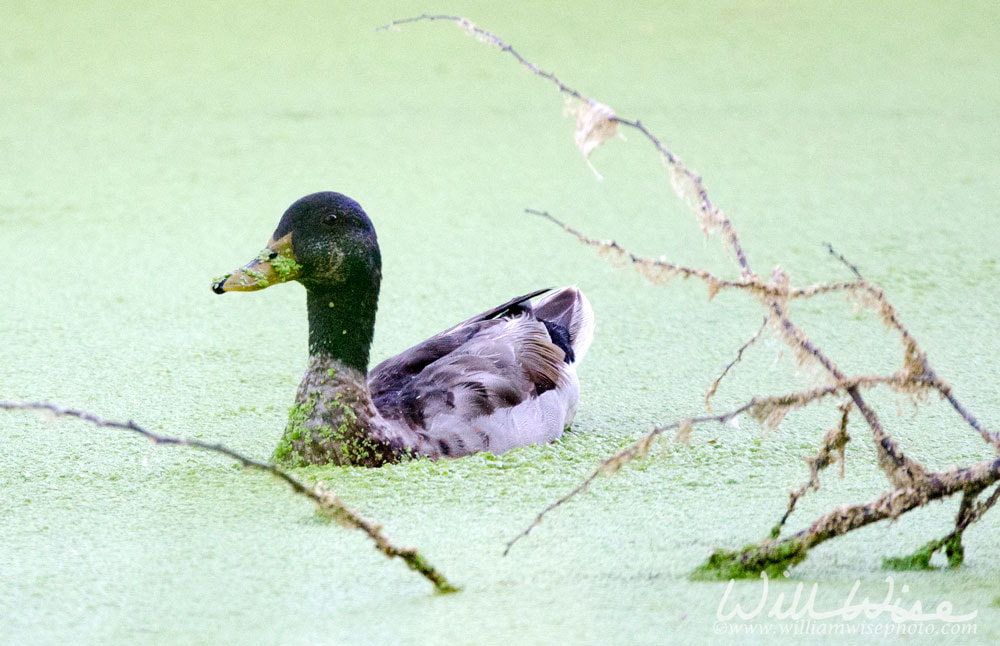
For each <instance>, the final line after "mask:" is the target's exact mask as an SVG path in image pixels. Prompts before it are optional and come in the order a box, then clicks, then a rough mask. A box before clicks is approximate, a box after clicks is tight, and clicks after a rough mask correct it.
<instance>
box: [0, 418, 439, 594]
mask: <svg viewBox="0 0 1000 646" xmlns="http://www.w3.org/2000/svg"><path fill="white" fill-rule="evenodd" d="M0 409H5V410H40V411H45V412H47V413H48V414H51V415H54V416H57V417H76V418H78V419H82V420H84V421H87V422H90V423H91V424H94V425H95V426H100V427H103V428H117V429H121V430H125V431H131V432H133V433H137V434H139V435H141V436H143V437H145V438H146V439H148V440H150V441H151V442H153V443H154V444H165V445H172V446H189V447H192V448H196V449H201V450H203V451H210V452H212V453H218V454H220V455H224V456H226V457H228V458H231V459H233V460H236V461H237V462H239V463H240V464H241V465H242V466H243V467H245V468H249V469H256V470H258V471H264V472H266V473H270V474H271V475H272V476H274V477H275V478H278V479H279V480H281V481H283V482H284V483H285V484H287V485H288V486H289V487H291V489H292V491H294V492H295V493H297V494H300V495H303V496H305V497H307V498H309V499H310V500H312V501H313V503H315V505H316V506H317V507H318V508H319V509H320V511H322V512H323V513H324V514H327V515H329V516H330V517H332V518H333V519H335V520H337V521H338V522H340V523H341V524H342V525H344V526H346V527H351V528H354V529H359V530H361V531H362V532H364V533H365V534H367V535H368V537H369V538H370V539H372V540H373V541H374V542H375V547H376V548H377V549H378V551H380V552H382V554H384V555H385V556H387V557H389V558H400V559H403V561H404V562H405V563H406V565H407V566H408V567H409V568H410V569H411V570H416V571H417V572H419V573H420V574H421V575H423V576H424V577H425V578H427V579H428V580H429V581H430V582H431V583H433V584H434V587H435V589H436V590H437V591H438V592H455V591H457V590H458V588H456V587H454V586H452V585H451V584H450V583H448V580H447V579H446V578H445V577H444V575H443V574H441V573H440V572H439V571H437V570H436V569H435V568H434V566H432V565H431V564H430V563H429V562H427V560H426V559H424V557H423V556H421V555H420V554H419V553H418V552H417V550H415V549H412V548H403V547H396V546H395V545H393V544H392V543H391V542H390V541H389V539H388V538H386V536H385V534H383V533H382V526H381V525H378V524H377V523H373V522H372V521H370V520H368V519H366V518H364V517H363V516H361V515H359V514H358V513H357V512H355V511H353V510H351V509H350V508H348V507H347V505H345V504H344V503H343V502H342V501H341V500H340V499H339V498H337V496H335V495H334V494H333V493H332V492H330V491H329V490H327V489H325V488H321V487H317V486H313V487H309V486H306V485H305V484H303V483H302V482H301V481H300V480H298V479H297V478H295V477H294V476H292V475H291V474H289V473H288V472H286V471H283V470H281V469H279V468H278V467H276V466H275V465H273V464H269V463H267V462H259V461H257V460H254V459H253V458H250V457H247V456H245V455H243V454H242V453H238V452H237V451H234V450H232V449H230V448H228V447H226V446H224V445H222V444H218V443H214V442H203V441H201V440H196V439H193V438H184V437H170V436H167V435H159V434H157V433H153V432H152V431H149V430H146V429H145V428H143V427H141V426H139V425H138V424H136V423H135V422H134V421H132V420H129V421H127V422H116V421H112V420H106V419H103V418H101V417H98V416H97V415H94V414H93V413H88V412H86V411H82V410H77V409H72V408H64V407H62V406H56V405H55V404H49V403H47V402H12V401H0Z"/></svg>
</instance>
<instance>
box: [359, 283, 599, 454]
mask: <svg viewBox="0 0 1000 646" xmlns="http://www.w3.org/2000/svg"><path fill="white" fill-rule="evenodd" d="M518 300H519V299H515V301H513V302H517V301H518ZM498 309H500V311H499V312H497V311H496V309H495V310H491V311H489V312H485V313H484V314H482V315H480V316H478V317H474V318H472V319H469V320H468V321H466V322H464V323H462V324H459V325H457V326H455V327H453V328H450V329H449V330H447V331H445V332H442V333H441V334H439V335H436V336H434V337H431V338H430V339H428V340H426V341H424V342H423V343H420V344H419V345H416V346H414V347H412V348H410V349H409V350H407V351H405V352H403V353H401V354H399V355H396V356H395V357H392V358H390V359H387V360H386V361H383V362H382V363H380V364H379V365H378V366H376V367H375V368H374V369H372V370H371V371H370V372H369V373H368V386H369V389H370V392H371V397H372V401H373V403H374V405H375V408H376V409H377V411H378V413H379V415H380V417H381V418H382V422H383V424H384V426H386V427H388V429H390V430H391V431H393V432H390V433H389V434H388V435H391V436H396V437H403V438H408V441H407V442H406V443H407V444H410V445H411V446H412V447H413V449H414V452H415V453H416V454H418V455H427V456H430V457H458V456H462V455H469V454H472V453H476V452H479V451H492V452H493V453H502V452H504V451H506V450H508V449H511V448H513V447H515V446H523V445H527V444H536V443H539V444H540V443H545V442H550V441H552V440H554V439H555V438H557V437H558V436H559V435H561V434H562V432H563V429H564V428H565V427H566V426H568V425H569V424H570V423H571V422H572V421H573V416H574V414H575V413H576V405H577V400H578V397H579V385H578V382H577V377H576V367H575V364H576V361H578V360H579V359H581V358H582V357H583V355H584V354H585V353H586V351H587V347H588V346H589V344H590V340H591V338H592V332H593V313H592V312H591V309H590V305H589V304H588V303H587V300H586V298H585V297H584V296H583V294H582V293H581V292H580V291H579V290H577V289H576V288H575V287H567V288H564V289H562V290H559V291H557V292H554V293H552V294H550V295H547V296H545V297H544V298H543V299H541V300H540V301H539V303H538V304H537V305H536V306H535V307H534V308H532V307H531V306H530V304H529V303H528V302H527V301H522V302H518V303H517V305H516V306H511V305H510V304H508V305H506V306H502V308H498ZM488 316H495V318H486V317H488ZM542 316H547V317H549V318H546V319H543V318H541V317H542ZM546 320H548V321H549V322H550V324H551V323H554V324H556V325H560V326H562V327H563V328H565V329H566V331H567V333H568V336H569V342H570V346H571V347H570V348H567V349H569V350H571V354H572V355H574V357H575V359H576V361H570V362H567V360H566V358H567V352H566V351H565V350H564V349H563V348H561V347H559V345H557V344H556V343H555V342H554V341H553V338H552V335H551V334H550V332H549V329H548V328H547V326H546V325H545V322H544V321H546Z"/></svg>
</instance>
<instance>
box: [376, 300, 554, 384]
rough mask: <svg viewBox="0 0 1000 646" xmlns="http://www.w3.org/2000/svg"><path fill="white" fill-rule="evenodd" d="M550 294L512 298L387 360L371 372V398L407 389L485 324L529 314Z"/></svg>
mask: <svg viewBox="0 0 1000 646" xmlns="http://www.w3.org/2000/svg"><path fill="white" fill-rule="evenodd" d="M548 291H551V290H550V289H539V290H535V291H533V292H530V293H528V294H524V295H523V296H518V297H517V298H512V299H511V300H509V301H507V302H506V303H504V304H503V305H498V306H496V307H493V308H491V309H488V310H486V311H485V312H483V313H481V314H477V315H476V316H473V317H472V318H470V319H467V320H465V321H462V322H461V323H458V324H457V325H453V326H451V327H450V328H448V329H447V330H445V331H444V332H441V333H440V334H436V335H434V336H432V337H431V338H429V339H427V340H426V341H424V342H422V343H418V344H417V345H415V346H413V347H412V348H410V349H408V350H405V351H404V352H401V353H399V354H397V355H396V356H394V357H390V358H388V359H386V360H385V361H383V362H382V363H380V364H378V365H377V366H375V367H374V368H372V369H371V370H370V371H369V372H368V387H369V389H370V390H371V394H372V398H378V397H379V396H380V395H383V394H385V393H388V392H392V391H398V390H400V389H401V388H403V387H404V386H406V384H408V383H409V382H410V381H411V380H412V379H413V377H414V376H416V375H418V374H420V372H421V371H422V370H423V369H424V368H426V367H427V366H428V365H430V364H431V363H434V362H435V361H437V360H438V359H441V358H442V357H445V356H447V355H448V354H450V353H452V352H454V351H455V350H457V349H458V348H459V347H461V346H462V345H463V344H465V343H468V342H469V341H470V340H471V339H473V338H474V337H476V336H477V335H478V334H479V333H480V332H482V331H483V329H484V328H488V327H490V324H485V323H484V322H485V321H492V320H495V319H497V318H503V317H513V316H517V315H520V314H524V313H526V312H530V311H531V303H530V301H531V299H532V298H535V297H536V296H538V295H540V294H544V293H546V292H548Z"/></svg>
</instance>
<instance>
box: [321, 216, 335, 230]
mask: <svg viewBox="0 0 1000 646" xmlns="http://www.w3.org/2000/svg"><path fill="white" fill-rule="evenodd" d="M336 223H337V216H336V215H334V214H333V213H328V214H326V215H324V216H323V224H325V225H326V226H328V227H332V226H333V225H335V224H336Z"/></svg>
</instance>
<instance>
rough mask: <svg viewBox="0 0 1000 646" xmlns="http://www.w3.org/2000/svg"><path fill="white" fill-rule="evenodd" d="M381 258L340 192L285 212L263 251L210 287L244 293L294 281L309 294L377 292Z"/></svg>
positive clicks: (368, 225) (364, 218)
mask: <svg viewBox="0 0 1000 646" xmlns="http://www.w3.org/2000/svg"><path fill="white" fill-rule="evenodd" d="M381 271H382V258H381V255H380V253H379V248H378V239H377V238H376V236H375V227H374V226H373V225H372V222H371V220H370V219H369V218H368V215H367V214H366V213H365V212H364V210H363V209H362V208H361V206H360V205H359V204H358V203H357V202H355V201H354V200H352V199H351V198H349V197H347V196H345V195H341V194H340V193H333V192H329V191H327V192H322V193H313V194H312V195H307V196H305V197H303V198H301V199H300V200H297V201H296V202H295V203H294V204H292V205H291V206H290V207H288V210H287V211H285V214H284V215H283V216H282V217H281V221H280V222H279V223H278V228H277V229H275V231H274V234H273V235H272V236H271V239H270V240H269V241H268V243H267V246H266V247H265V248H264V250H263V251H261V252H260V253H259V254H258V255H257V257H256V258H254V259H253V260H251V261H250V262H249V263H247V264H246V265H244V266H243V267H241V268H239V269H237V270H235V271H233V272H232V273H229V274H226V275H225V276H224V277H221V278H219V279H217V280H215V281H213V283H212V291H214V292H215V293H216V294H223V293H225V292H249V291H256V290H259V289H264V288H265V287H269V286H271V285H274V284H276V283H283V282H286V281H289V280H297V281H298V282H300V283H302V284H303V285H304V286H305V287H306V289H307V290H309V291H310V292H317V293H329V292H339V291H347V292H353V291H355V288H360V289H361V290H362V291H370V290H371V289H372V288H373V287H374V290H375V293H376V294H377V292H378V285H379V282H380V280H381Z"/></svg>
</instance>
